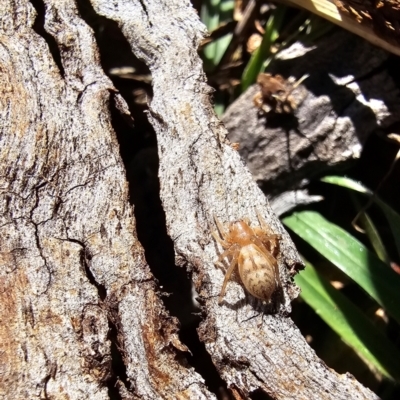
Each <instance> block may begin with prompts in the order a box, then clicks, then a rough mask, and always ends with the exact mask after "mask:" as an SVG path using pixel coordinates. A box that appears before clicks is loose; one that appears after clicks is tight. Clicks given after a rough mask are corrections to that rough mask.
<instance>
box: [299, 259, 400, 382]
mask: <svg viewBox="0 0 400 400" xmlns="http://www.w3.org/2000/svg"><path fill="white" fill-rule="evenodd" d="M295 280H296V283H297V284H298V285H299V286H300V287H301V290H302V292H301V297H302V298H303V299H304V301H305V302H306V303H307V304H309V305H310V306H311V307H312V308H313V309H314V310H315V312H316V313H317V314H318V315H319V316H320V317H321V318H322V319H323V320H324V321H325V322H326V323H327V324H328V325H329V326H330V327H331V328H332V329H333V330H334V331H335V332H336V333H337V334H338V335H339V336H340V337H341V338H342V340H343V341H344V342H345V343H346V344H347V345H349V346H350V347H351V348H353V349H354V350H355V351H356V352H357V354H359V356H360V357H361V358H362V359H364V360H365V361H366V362H367V364H369V365H372V366H373V367H374V368H376V369H377V370H378V371H380V372H381V373H382V374H383V375H385V376H387V377H388V378H392V379H394V380H397V381H399V380H400V351H399V350H398V349H397V348H396V347H395V346H394V345H393V344H392V343H391V342H390V341H389V340H388V339H387V338H386V336H385V335H384V334H383V333H382V332H381V331H380V330H379V329H377V328H376V327H375V325H374V324H373V323H372V322H371V321H370V320H369V319H368V318H367V317H366V316H365V315H364V314H363V313H362V312H361V310H360V309H359V308H358V307H356V306H355V305H354V304H353V303H352V302H351V301H350V300H348V299H347V297H346V296H344V295H343V294H342V293H341V292H339V291H338V290H336V289H334V288H333V287H332V285H331V284H330V283H329V282H328V281H327V280H326V279H325V278H323V277H322V276H320V275H319V274H318V273H317V271H316V270H315V269H314V267H313V266H312V265H310V264H309V263H307V262H306V269H305V270H304V271H302V272H300V274H299V275H297V276H296V278H295Z"/></svg>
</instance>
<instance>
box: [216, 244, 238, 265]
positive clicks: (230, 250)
mask: <svg viewBox="0 0 400 400" xmlns="http://www.w3.org/2000/svg"><path fill="white" fill-rule="evenodd" d="M232 247H236V246H232ZM234 251H235V250H234ZM232 254H234V253H232V248H229V249H228V250H225V251H224V252H223V253H222V254H220V255H219V256H218V260H217V261H216V262H220V261H223V260H224V258H225V257H227V256H229V255H232Z"/></svg>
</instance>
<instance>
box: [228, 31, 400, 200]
mask: <svg viewBox="0 0 400 400" xmlns="http://www.w3.org/2000/svg"><path fill="white" fill-rule="evenodd" d="M354 54H357V57H354ZM387 58H388V53H386V52H385V51H383V50H380V49H378V48H376V47H375V46H373V45H371V44H369V43H366V42H365V41H363V40H362V39H361V38H359V37H357V36H355V35H350V34H348V33H347V32H344V31H342V32H338V33H336V34H335V35H331V36H328V37H326V38H325V39H324V40H322V41H320V43H319V45H318V47H317V48H306V47H303V46H301V45H300V44H299V43H296V44H294V45H293V46H292V47H291V48H289V49H287V50H285V51H283V52H282V54H280V55H279V59H277V60H276V61H275V62H273V63H272V65H270V66H269V68H268V71H269V72H271V73H275V74H281V75H283V76H284V77H285V78H288V79H290V80H291V81H292V82H294V81H296V80H298V79H300V78H301V77H302V76H303V75H305V74H308V75H309V77H308V78H307V79H306V80H304V82H303V83H302V84H301V85H300V86H299V87H298V88H297V89H295V90H294V92H293V93H292V96H293V98H294V100H295V103H296V104H297V109H296V110H294V111H293V113H291V114H274V113H270V114H268V115H265V114H261V113H260V112H259V110H258V109H257V108H256V107H255V106H254V104H253V97H254V95H255V94H256V93H257V92H259V87H258V85H254V86H252V87H251V88H249V90H247V91H246V92H245V93H243V95H242V96H240V97H239V98H238V99H237V100H236V101H235V102H234V103H233V104H232V105H231V106H230V107H229V108H228V109H227V110H226V112H225V114H224V115H223V118H222V120H223V121H224V123H225V126H226V128H227V129H228V131H229V139H230V140H231V141H232V142H238V143H239V153H240V155H241V156H242V157H243V158H244V159H245V160H246V164H247V165H248V167H249V169H250V171H251V172H252V174H253V176H254V178H255V179H256V180H257V182H258V183H259V184H260V185H261V186H262V187H263V189H264V190H265V191H266V192H267V193H268V194H269V195H274V194H276V193H280V192H282V191H285V190H287V189H288V188H293V187H296V186H297V187H298V186H299V185H300V184H301V183H302V180H303V179H311V178H312V177H315V176H316V175H321V174H322V173H324V172H325V173H326V172H328V171H332V170H334V169H339V168H344V167H346V166H348V165H349V163H350V162H351V161H354V160H355V159H357V158H358V157H359V155H360V153H361V149H362V146H363V145H364V143H365V141H366V139H367V137H368V136H369V135H371V134H376V133H377V132H379V130H382V129H384V128H387V127H388V126H390V125H391V124H393V123H394V122H396V121H399V120H400V107H399V103H398V98H399V95H400V93H399V90H398V89H397V87H396V85H395V83H394V82H393V80H392V78H391V77H390V76H389V74H388V72H387V69H384V68H381V67H382V65H384V63H385V61H386V60H387ZM344 60H345V62H344Z"/></svg>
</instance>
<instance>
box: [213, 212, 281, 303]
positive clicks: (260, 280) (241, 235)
mask: <svg viewBox="0 0 400 400" xmlns="http://www.w3.org/2000/svg"><path fill="white" fill-rule="evenodd" d="M257 217H258V220H259V222H260V225H261V228H256V227H254V228H253V227H250V223H249V221H248V220H247V219H243V220H240V221H236V222H233V223H231V224H230V225H229V227H228V230H226V229H225V228H224V226H223V225H222V224H221V222H220V221H219V220H218V219H217V217H216V216H214V219H215V223H216V225H217V227H218V231H219V235H218V232H217V231H214V232H212V235H213V237H214V239H215V240H216V241H217V242H218V243H219V244H220V245H221V246H222V248H223V249H224V251H223V253H222V254H221V255H220V256H219V257H218V260H217V264H220V263H221V261H223V260H224V258H227V259H228V260H229V261H230V264H229V267H228V269H227V270H226V273H225V279H224V283H223V284H222V289H221V293H220V294H219V300H218V303H219V304H221V302H222V300H223V297H224V296H225V292H226V286H227V284H228V281H229V279H230V277H231V275H232V273H233V272H234V271H235V267H236V266H237V267H238V271H239V277H240V279H241V281H242V283H243V285H244V287H245V288H246V290H247V291H248V292H249V293H250V294H251V295H253V296H254V297H257V298H258V299H261V300H265V301H269V300H270V298H271V296H272V294H273V293H274V292H275V290H276V289H277V288H278V287H279V286H281V282H280V278H279V269H278V262H277V260H276V257H277V256H278V254H279V240H280V238H281V235H277V234H275V233H273V232H272V231H271V229H270V228H269V226H268V225H267V223H266V222H265V220H264V219H263V218H262V217H261V215H260V214H259V213H258V212H257Z"/></svg>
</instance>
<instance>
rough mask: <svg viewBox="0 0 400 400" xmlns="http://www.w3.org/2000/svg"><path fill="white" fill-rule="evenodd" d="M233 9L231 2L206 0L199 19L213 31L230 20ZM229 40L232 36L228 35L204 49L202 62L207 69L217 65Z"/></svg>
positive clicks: (226, 0) (227, 0)
mask: <svg viewBox="0 0 400 400" xmlns="http://www.w3.org/2000/svg"><path fill="white" fill-rule="evenodd" d="M233 8H234V1H233V0H225V1H221V0H206V1H204V3H203V5H202V7H201V11H200V17H201V20H202V21H203V23H204V24H205V25H206V27H207V29H208V30H209V31H213V30H214V29H216V28H218V26H219V25H220V24H222V23H224V22H227V21H231V20H232V16H233ZM231 39H232V34H228V35H225V36H223V37H221V38H220V39H218V40H215V41H213V42H211V43H209V44H208V45H207V46H205V47H204V62H205V64H206V66H207V67H208V68H213V67H215V66H216V65H218V63H219V62H220V60H221V58H222V56H223V54H224V53H225V50H226V49H227V47H228V46H229V43H230V41H231Z"/></svg>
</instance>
